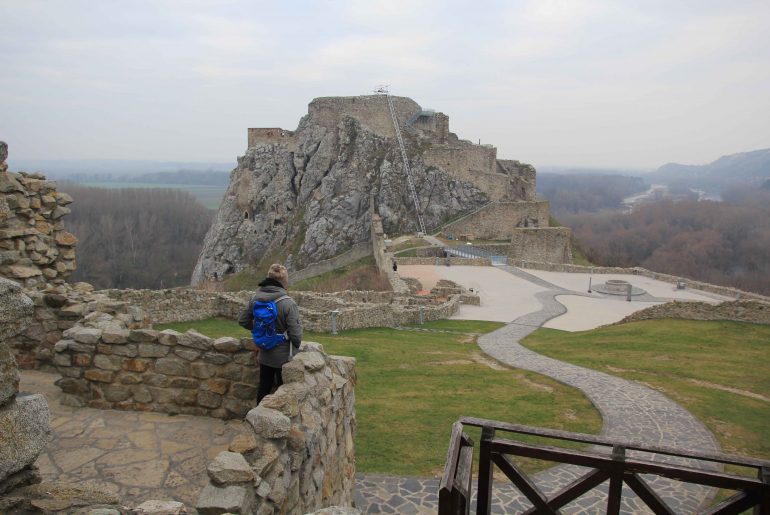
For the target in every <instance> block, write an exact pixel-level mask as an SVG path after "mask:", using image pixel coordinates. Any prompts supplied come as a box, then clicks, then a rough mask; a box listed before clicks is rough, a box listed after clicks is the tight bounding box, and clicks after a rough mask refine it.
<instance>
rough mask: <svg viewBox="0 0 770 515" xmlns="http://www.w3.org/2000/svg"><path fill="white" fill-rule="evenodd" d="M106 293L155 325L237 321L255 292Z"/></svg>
mask: <svg viewBox="0 0 770 515" xmlns="http://www.w3.org/2000/svg"><path fill="white" fill-rule="evenodd" d="M103 293H104V294H106V295H108V296H109V297H110V298H112V299H114V300H117V301H120V302H125V303H127V304H130V305H133V306H136V307H137V308H139V309H141V310H142V311H143V312H144V314H145V316H146V317H147V320H148V322H150V323H154V324H163V323H170V322H186V321H188V320H205V319H207V318H215V317H224V318H230V319H233V320H234V319H236V318H238V314H239V313H240V312H241V310H242V309H243V307H244V305H245V303H246V302H247V301H248V300H249V299H250V298H251V295H253V294H252V293H250V292H247V291H242V292H228V293H224V292H210V291H206V290H199V289H193V288H172V289H166V290H104V291H103ZM292 295H293V294H292Z"/></svg>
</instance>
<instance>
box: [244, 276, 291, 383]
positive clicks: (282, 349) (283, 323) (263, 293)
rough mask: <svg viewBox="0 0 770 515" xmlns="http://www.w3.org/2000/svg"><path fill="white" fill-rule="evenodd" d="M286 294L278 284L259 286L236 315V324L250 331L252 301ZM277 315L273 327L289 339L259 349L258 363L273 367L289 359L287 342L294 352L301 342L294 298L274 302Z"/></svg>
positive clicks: (278, 366)
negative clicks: (238, 314) (268, 347)
mask: <svg viewBox="0 0 770 515" xmlns="http://www.w3.org/2000/svg"><path fill="white" fill-rule="evenodd" d="M283 295H286V290H284V289H283V288H279V287H278V286H272V285H270V286H261V287H260V288H259V289H258V290H257V292H256V294H255V295H254V297H253V298H252V299H251V300H250V301H249V304H248V306H246V309H244V310H243V311H242V312H241V315H240V316H239V317H238V324H239V325H240V326H241V327H243V328H245V329H248V330H249V331H251V329H252V327H253V326H254V302H256V301H260V302H269V301H271V300H275V299H277V298H278V297H282V296H283ZM276 306H277V308H278V316H277V317H276V320H275V328H276V330H277V331H278V332H279V333H284V332H285V333H286V335H287V336H288V338H289V341H286V342H283V343H279V344H278V345H276V346H275V347H273V348H272V349H270V350H264V349H263V350H260V351H259V363H260V364H262V365H266V366H268V367H273V368H281V367H282V366H283V364H284V363H286V362H288V361H289V342H291V345H293V346H294V353H296V352H297V349H299V345H300V343H302V324H301V323H300V320H299V308H298V307H297V303H296V302H294V299H291V298H289V299H284V300H282V301H281V302H279V303H277V304H276Z"/></svg>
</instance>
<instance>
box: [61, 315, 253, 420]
mask: <svg viewBox="0 0 770 515" xmlns="http://www.w3.org/2000/svg"><path fill="white" fill-rule="evenodd" d="M129 327H130V324H127V323H125V321H124V320H122V319H121V318H120V317H119V314H118V313H117V312H113V313H105V312H101V311H94V312H92V313H90V314H89V315H87V316H86V317H84V318H83V319H82V320H80V321H79V322H78V323H77V324H76V325H74V326H73V327H71V328H70V329H68V330H66V331H64V333H63V338H62V339H61V340H59V341H58V342H57V343H56V345H55V346H54V353H55V355H54V363H55V365H56V368H57V370H58V372H59V373H60V374H61V375H62V378H61V379H59V380H58V381H57V382H56V385H57V386H59V387H60V388H61V389H62V391H63V392H64V393H65V394H66V395H65V397H64V398H63V400H62V402H63V403H65V404H67V405H71V406H89V407H92V408H100V409H128V410H135V411H160V412H164V413H183V414H186V415H207V416H212V417H217V418H238V417H243V416H245V415H246V412H248V411H249V410H250V409H251V408H253V407H254V406H255V405H256V395H257V393H256V385H257V384H258V382H259V367H258V366H257V365H256V361H255V352H254V345H253V343H252V342H251V339H250V338H244V339H243V340H238V339H235V338H230V337H224V338H219V339H217V340H212V339H211V338H209V337H207V336H204V335H202V334H200V333H197V332H195V331H188V332H186V333H179V332H176V331H172V330H170V329H168V330H165V331H154V330H152V329H146V328H140V329H129Z"/></svg>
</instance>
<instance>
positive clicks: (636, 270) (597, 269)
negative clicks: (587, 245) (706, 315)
mask: <svg viewBox="0 0 770 515" xmlns="http://www.w3.org/2000/svg"><path fill="white" fill-rule="evenodd" d="M509 264H511V265H513V266H518V267H519V268H530V269H532V270H545V271H548V272H570V273H582V274H631V275H640V276H643V277H649V278H650V279H657V280H659V281H663V282H667V283H672V284H676V283H678V282H680V281H684V283H685V286H686V287H687V288H692V289H695V290H700V291H705V292H709V293H715V294H717V295H723V296H725V297H732V298H735V299H749V300H758V301H761V302H770V297H768V296H766V295H760V294H759V293H752V292H748V291H743V290H739V289H737V288H732V287H730V286H718V285H715V284H709V283H704V282H700V281H693V280H690V279H687V278H686V277H681V276H676V275H668V274H661V273H658V272H653V271H651V270H647V269H646V268H642V267H633V268H629V267H626V268H623V267H612V266H583V265H572V264H559V263H544V262H542V261H528V260H516V261H513V262H509Z"/></svg>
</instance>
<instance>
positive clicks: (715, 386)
mask: <svg viewBox="0 0 770 515" xmlns="http://www.w3.org/2000/svg"><path fill="white" fill-rule="evenodd" d="M687 381H688V382H690V383H693V384H697V385H698V386H704V387H706V388H711V389H713V390H721V391H723V392H730V393H734V394H735V395H742V396H743V397H748V398H750V399H755V400H758V401H763V402H770V398H768V397H765V396H764V395H762V394H759V393H754V392H750V391H748V390H741V389H740V388H733V387H732V386H725V385H723V384H717V383H710V382H708V381H701V380H700V379H688V380H687Z"/></svg>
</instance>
